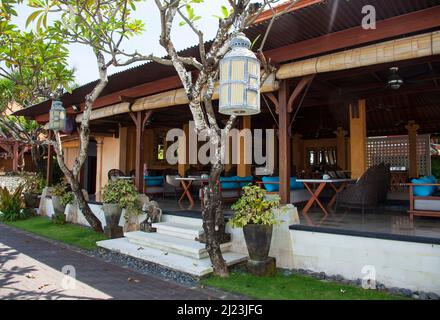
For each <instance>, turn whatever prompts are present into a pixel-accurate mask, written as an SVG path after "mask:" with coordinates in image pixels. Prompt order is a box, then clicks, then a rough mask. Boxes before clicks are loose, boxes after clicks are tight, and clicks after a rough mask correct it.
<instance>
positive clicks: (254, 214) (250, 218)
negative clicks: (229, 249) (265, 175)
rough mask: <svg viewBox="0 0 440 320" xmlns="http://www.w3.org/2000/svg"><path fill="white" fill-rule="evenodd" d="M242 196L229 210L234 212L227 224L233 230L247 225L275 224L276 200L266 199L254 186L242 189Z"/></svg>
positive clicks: (277, 204)
mask: <svg viewBox="0 0 440 320" xmlns="http://www.w3.org/2000/svg"><path fill="white" fill-rule="evenodd" d="M243 191H244V194H243V195H242V196H241V197H240V199H238V201H237V202H235V203H234V204H233V205H232V206H231V209H232V210H234V211H235V214H234V217H233V218H232V219H231V220H229V224H230V225H231V226H232V227H234V228H243V227H244V226H245V225H247V224H264V225H274V224H276V218H275V210H276V209H279V207H280V201H279V199H278V198H275V199H273V200H268V199H266V191H265V190H263V189H261V188H260V187H258V186H255V185H249V186H246V187H243Z"/></svg>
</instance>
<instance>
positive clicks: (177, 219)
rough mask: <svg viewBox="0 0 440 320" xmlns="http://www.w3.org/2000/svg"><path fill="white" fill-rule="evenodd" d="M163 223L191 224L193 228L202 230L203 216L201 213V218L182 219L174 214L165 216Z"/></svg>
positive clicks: (163, 216)
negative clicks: (196, 227)
mask: <svg viewBox="0 0 440 320" xmlns="http://www.w3.org/2000/svg"><path fill="white" fill-rule="evenodd" d="M162 222H172V223H181V224H190V225H192V226H198V227H200V228H202V223H203V221H202V214H201V213H200V218H191V217H182V216H176V215H173V214H163V215H162Z"/></svg>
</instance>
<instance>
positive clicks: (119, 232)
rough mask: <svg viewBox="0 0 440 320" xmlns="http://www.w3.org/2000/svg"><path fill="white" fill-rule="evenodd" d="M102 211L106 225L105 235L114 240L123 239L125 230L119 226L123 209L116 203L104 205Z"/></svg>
mask: <svg viewBox="0 0 440 320" xmlns="http://www.w3.org/2000/svg"><path fill="white" fill-rule="evenodd" d="M102 210H103V211H104V217H105V223H106V226H105V228H104V233H105V234H106V235H107V236H108V237H110V238H112V239H113V238H120V237H123V236H124V233H123V229H122V227H120V226H119V220H120V219H121V214H122V208H121V207H120V206H119V205H118V204H116V203H104V204H103V205H102Z"/></svg>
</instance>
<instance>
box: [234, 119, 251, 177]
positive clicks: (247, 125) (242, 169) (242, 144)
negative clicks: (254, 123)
mask: <svg viewBox="0 0 440 320" xmlns="http://www.w3.org/2000/svg"><path fill="white" fill-rule="evenodd" d="M240 122H241V130H243V129H251V117H250V116H243V117H241V119H240ZM245 140H246V139H245V138H244V135H243V137H240V138H239V141H238V147H239V149H240V150H239V151H240V152H239V154H240V159H239V162H238V164H237V176H239V177H247V176H250V175H251V164H250V163H246V162H248V161H246V159H247V158H249V159H252V154H250V155H248V154H247V152H249V149H250V152H252V148H246V143H252V141H245ZM249 156H250V157H249Z"/></svg>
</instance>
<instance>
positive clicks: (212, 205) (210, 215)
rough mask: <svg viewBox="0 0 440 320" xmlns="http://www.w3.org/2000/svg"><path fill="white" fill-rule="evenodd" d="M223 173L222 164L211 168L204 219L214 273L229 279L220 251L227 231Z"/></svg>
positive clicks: (206, 190) (207, 245)
mask: <svg viewBox="0 0 440 320" xmlns="http://www.w3.org/2000/svg"><path fill="white" fill-rule="evenodd" d="M222 171H223V165H222V164H213V165H212V167H211V172H210V175H209V183H208V185H207V186H205V190H204V205H203V210H202V218H203V230H204V231H205V236H204V239H205V241H206V250H207V251H208V254H209V257H210V259H211V263H212V266H213V268H214V273H215V274H217V275H219V276H221V277H227V276H228V275H229V271H228V267H227V265H226V261H225V260H224V259H223V256H222V253H221V250H220V243H221V237H222V236H224V231H225V219H224V216H223V210H222V201H221V196H220V192H219V188H218V184H217V181H218V180H219V177H220V174H221V173H222Z"/></svg>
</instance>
